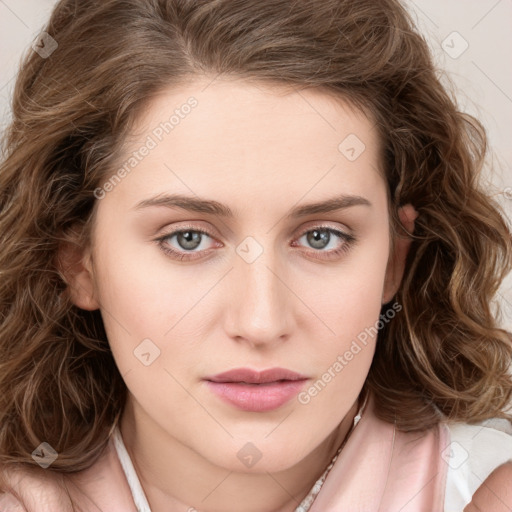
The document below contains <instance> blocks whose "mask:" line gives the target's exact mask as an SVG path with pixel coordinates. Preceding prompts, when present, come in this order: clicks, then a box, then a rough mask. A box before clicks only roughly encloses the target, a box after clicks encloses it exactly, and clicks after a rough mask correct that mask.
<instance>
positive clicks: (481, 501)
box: [464, 461, 512, 512]
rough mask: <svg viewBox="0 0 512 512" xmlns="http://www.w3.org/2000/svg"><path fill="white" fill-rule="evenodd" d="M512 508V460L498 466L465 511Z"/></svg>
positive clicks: (506, 511) (497, 511) (501, 511)
mask: <svg viewBox="0 0 512 512" xmlns="http://www.w3.org/2000/svg"><path fill="white" fill-rule="evenodd" d="M511 510H512V461H510V462H506V463H505V464H502V465H501V466H499V467H498V468H496V469H495V470H494V471H493V472H492V473H491V474H490V475H489V476H488V477H487V478H486V480H485V481H484V482H483V483H482V485H481V486H480V487H479V488H478V489H477V490H476V492H475V494H474V495H473V498H472V500H471V502H470V503H469V504H468V505H467V506H466V507H465V508H464V512H510V511H511Z"/></svg>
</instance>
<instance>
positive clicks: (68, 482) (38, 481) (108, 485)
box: [0, 441, 136, 512]
mask: <svg viewBox="0 0 512 512" xmlns="http://www.w3.org/2000/svg"><path fill="white" fill-rule="evenodd" d="M2 491H3V492H2ZM98 509H100V510H105V511H106V510H108V511H109V512H136V508H135V505H134V503H133V499H132V498H131V492H130V488H129V486H128V483H127V481H126V478H125V476H124V472H123V470H122V467H121V464H120V462H119V459H118V457H117V454H116V451H115V448H114V445H113V441H110V442H109V443H108V445H107V447H106V449H105V450H104V452H103V453H102V455H101V456H100V457H99V458H98V459H97V460H96V462H94V463H93V464H92V465H91V466H90V467H89V468H87V469H85V470H82V471H77V472H74V473H67V474H63V473H59V472H57V471H52V470H48V469H42V468H39V467H28V468H25V467H23V468H18V467H16V468H9V469H5V468H2V467H0V512H93V511H94V512H97V511H98Z"/></svg>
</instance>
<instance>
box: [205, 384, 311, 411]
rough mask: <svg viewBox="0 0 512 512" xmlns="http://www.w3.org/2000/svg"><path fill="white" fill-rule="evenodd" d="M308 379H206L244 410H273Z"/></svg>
mask: <svg viewBox="0 0 512 512" xmlns="http://www.w3.org/2000/svg"><path fill="white" fill-rule="evenodd" d="M306 380H307V379H302V380H286V381H280V382H269V383H267V384H246V383H240V382H212V381H206V383H207V384H208V387H209V388H210V389H211V390H212V391H213V393H215V394H216V395H217V396H219V397H220V398H222V399H223V400H225V401H226V402H228V403H230V404H231V405H234V406H235V407H238V408H239V409H241V410H243V411H251V412H265V411H272V410H274V409H277V408H279V407H281V406H282V405H284V404H285V403H286V402H289V401H290V400H291V399H292V398H293V397H294V396H296V395H297V394H298V393H299V392H300V390H301V389H302V388H303V387H304V383H305V382H306Z"/></svg>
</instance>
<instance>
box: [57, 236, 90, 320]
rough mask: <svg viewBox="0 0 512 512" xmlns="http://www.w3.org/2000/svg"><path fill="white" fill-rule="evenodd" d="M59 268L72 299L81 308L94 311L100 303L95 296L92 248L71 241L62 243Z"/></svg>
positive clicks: (58, 261)
mask: <svg viewBox="0 0 512 512" xmlns="http://www.w3.org/2000/svg"><path fill="white" fill-rule="evenodd" d="M57 268H58V271H59V274H60V276H61V277H62V279H63V281H64V282H65V283H66V284H67V292H68V294H69V296H70V298H71V301H72V302H73V304H75V306H77V307H79V308H80V309H85V310H88V311H94V310H96V309H99V303H98V301H97V300H96V298H95V296H94V279H93V271H92V259H91V253H90V249H89V248H86V249H85V250H84V249H83V248H80V247H79V246H78V245H76V244H72V243H70V242H65V243H62V244H61V245H60V247H59V251H58V254H57Z"/></svg>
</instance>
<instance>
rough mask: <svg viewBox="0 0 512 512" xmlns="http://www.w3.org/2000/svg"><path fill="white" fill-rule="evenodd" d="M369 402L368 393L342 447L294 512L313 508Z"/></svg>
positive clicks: (305, 511) (302, 511)
mask: <svg viewBox="0 0 512 512" xmlns="http://www.w3.org/2000/svg"><path fill="white" fill-rule="evenodd" d="M367 401H368V393H366V395H365V398H364V401H363V404H362V405H361V407H359V410H358V411H357V414H356V415H355V417H354V422H353V424H352V426H351V427H350V430H349V431H348V433H347V435H346V436H345V439H343V442H342V443H341V446H340V447H339V448H338V451H337V452H336V453H335V455H334V457H333V458H332V460H331V462H330V463H329V465H328V466H327V467H326V468H325V471H324V472H323V473H322V476H321V477H320V478H319V479H318V480H317V481H316V482H315V484H314V485H313V487H312V488H311V490H310V491H309V493H308V495H307V496H306V497H305V498H304V499H303V500H302V501H301V503H300V505H299V506H298V507H297V508H296V509H295V511H294V512H307V511H308V510H309V509H310V508H311V505H313V502H314V501H315V499H316V497H317V495H318V493H319V492H320V490H321V489H322V486H323V485H324V482H325V479H326V478H327V475H328V474H329V471H331V469H332V467H333V466H334V463H335V462H336V460H337V459H338V456H339V454H340V453H341V450H342V449H343V447H344V446H345V444H346V442H347V440H348V438H349V437H350V434H351V433H352V431H353V430H354V428H355V427H356V425H357V424H358V423H359V420H360V419H361V416H362V414H363V411H364V409H365V407H366V402H367Z"/></svg>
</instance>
